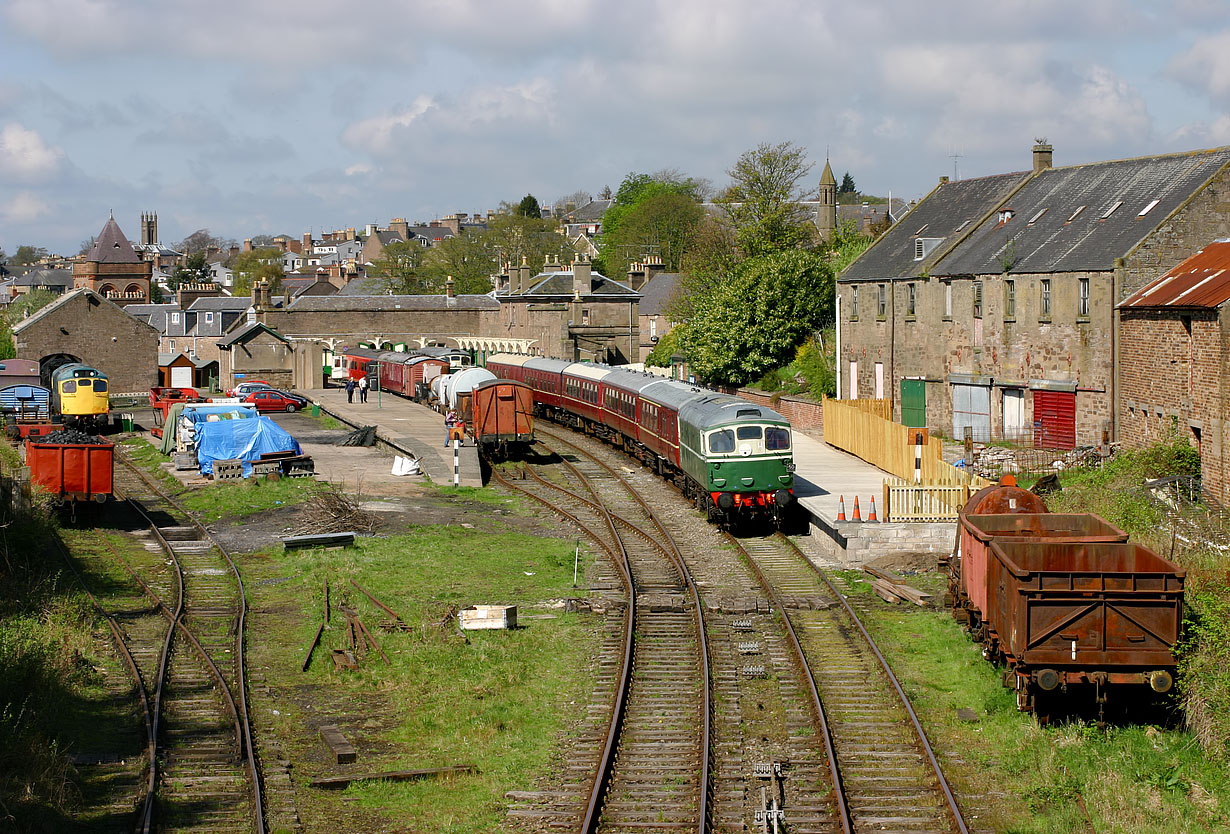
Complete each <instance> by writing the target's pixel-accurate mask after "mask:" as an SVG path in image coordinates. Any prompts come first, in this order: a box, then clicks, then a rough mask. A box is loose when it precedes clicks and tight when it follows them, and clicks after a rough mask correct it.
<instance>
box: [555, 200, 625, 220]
mask: <svg viewBox="0 0 1230 834" xmlns="http://www.w3.org/2000/svg"><path fill="white" fill-rule="evenodd" d="M614 202H615V201H614V200H590V201H589V202H588V203H586V204H585V205H583V206H577V207H576V208H575V209H573V210H572V211H564V212H560V216H561V217H563V218H565V219H566V220H567V221H568V222H569V223H596V222H597V221H599V220H601V219H602V215H604V214H606V210H607V209H609V208H610V207H611V204H612V203H614Z"/></svg>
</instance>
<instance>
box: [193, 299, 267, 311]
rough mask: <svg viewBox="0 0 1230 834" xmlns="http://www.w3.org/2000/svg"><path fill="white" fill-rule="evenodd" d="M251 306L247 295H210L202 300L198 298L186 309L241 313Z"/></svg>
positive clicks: (250, 300)
mask: <svg viewBox="0 0 1230 834" xmlns="http://www.w3.org/2000/svg"><path fill="white" fill-rule="evenodd" d="M251 306H252V298H251V296H247V295H211V296H206V297H203V298H198V299H197V300H196V301H194V302H192V304H191V305H189V307H188V309H189V310H192V311H194V312H196V311H202V310H204V311H209V312H219V311H229V312H234V313H242V312H243V311H244V310H246V309H248V308H249V307H251Z"/></svg>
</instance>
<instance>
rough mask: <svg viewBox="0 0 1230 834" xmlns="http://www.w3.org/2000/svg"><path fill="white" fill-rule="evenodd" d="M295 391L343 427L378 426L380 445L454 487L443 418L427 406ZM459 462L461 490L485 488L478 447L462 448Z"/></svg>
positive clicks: (335, 391)
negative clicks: (394, 451)
mask: <svg viewBox="0 0 1230 834" xmlns="http://www.w3.org/2000/svg"><path fill="white" fill-rule="evenodd" d="M295 393H297V394H299V395H300V396H303V397H307V398H308V399H309V400H311V401H312V402H314V403H316V404H317V405H319V406H320V407H321V410H322V411H324V412H325V413H326V414H329V415H332V416H333V417H335V418H337V419H338V420H340V421H341V422H343V423H347V424H349V425H352V426H355V427H358V426H376V436H377V438H378V439H379V440H380V441H383V442H384V443H386V444H388V445H389V446H391V447H393V448H394V449H395V450H398V451H399V452H400V453H401V454H403V455H408V456H411V457H416V458H418V460H419V466H420V467H422V470H423V472H424V474H426V475H427V477H428V478H430V479H431V480H432V481H433V482H434V483H437V484H443V485H448V484H452V483H453V452H452V449H451V447H450V448H448V449H445V448H444V439H445V431H444V417H443V416H441V415H440V414H437V413H436V412H435V411H432V410H431V409H430V408H428V407H427V406H424V405H419V404H418V403H416V402H414V401H412V400H408V399H406V398H405V397H399V396H398V395H396V394H389V393H386V392H376V391H371V392H369V393H368V395H367V402H365V403H361V402H359V395H358V392H356V393H355V399H354V402H353V403H348V402H346V390H345V389H344V388H318V389H314V390H311V391H296V392H295ZM459 464H460V471H459V473H458V474H459V475H460V485H461V486H466V487H481V486H482V485H483V477H482V469H481V468H480V465H479V460H478V449H477V447H475V446H474V444H473V443H472V442H469V443H466V444H463V445H462V447H461V449H460V459H459ZM391 465H392V461H390V466H391Z"/></svg>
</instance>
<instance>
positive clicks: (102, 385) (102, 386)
mask: <svg viewBox="0 0 1230 834" xmlns="http://www.w3.org/2000/svg"><path fill="white" fill-rule="evenodd" d="M94 390H95V391H106V390H107V380H105V379H96V380H94Z"/></svg>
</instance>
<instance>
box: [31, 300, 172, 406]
mask: <svg viewBox="0 0 1230 834" xmlns="http://www.w3.org/2000/svg"><path fill="white" fill-rule="evenodd" d="M158 337H159V333H158V331H157V330H156V329H154V328H153V327H151V326H150V325H149V324H146V323H145V322H143V321H139V320H138V319H136V318H133V317H132V316H130V315H128V313H126V312H125V311H124V310H123V309H122V308H121V307H119V306H117V305H116V304H114V303H113V302H111V301H108V300H107V299H106V298H103V297H102V296H101V295H99V294H98V293H96V292H94V291H93V290H87V289H78V290H73V291H72V292H70V293H66V294H65V295H63V296H61V297H60V298H57V299H56V300H55V301H53V302H51V303H50V304H48V305H47V306H46V307H43V308H42V309H40V310H38V311H37V312H36V313H34V314H33V315H31V316H29V317H28V318H26V319H23V320H22V321H20V322H18V323H17V324H16V325H15V326H14V327H13V341H14V345H15V347H16V349H17V356H18V357H20V358H22V359H33V360H35V361H38V362H39V363H40V364H41V365H42V366H43V367H48V366H50V365H60V364H64V363H65V362H84V363H86V364H87V365H92V366H93V367H95V368H98V369H99V370H100V371H102V372H103V373H105V374H106V375H107V377H108V379H109V381H110V384H111V393H112V395H116V394H130V393H142V392H145V391H148V390H149V388H150V386H152V385H156V384H157V380H158Z"/></svg>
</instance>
